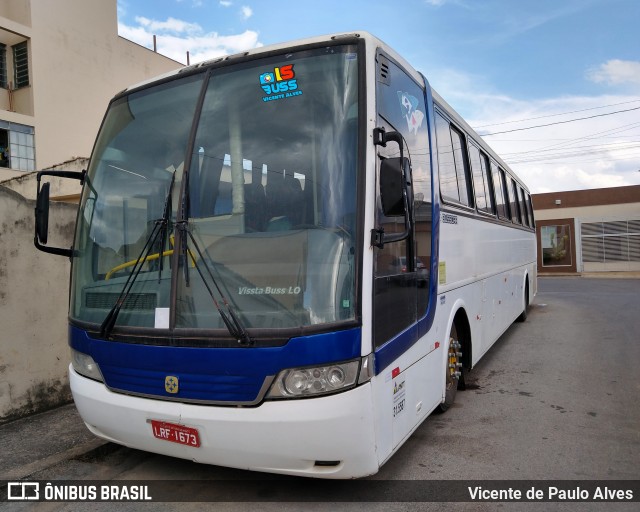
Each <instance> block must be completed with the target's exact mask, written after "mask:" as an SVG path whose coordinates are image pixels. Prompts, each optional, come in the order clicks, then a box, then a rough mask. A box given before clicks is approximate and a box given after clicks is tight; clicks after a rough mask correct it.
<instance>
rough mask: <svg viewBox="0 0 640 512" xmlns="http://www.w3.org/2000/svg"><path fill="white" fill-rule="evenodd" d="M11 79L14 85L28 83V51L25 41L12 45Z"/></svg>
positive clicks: (21, 85) (17, 87) (26, 84)
mask: <svg viewBox="0 0 640 512" xmlns="http://www.w3.org/2000/svg"><path fill="white" fill-rule="evenodd" d="M12 48H13V80H14V82H13V83H14V87H15V88H16V89H19V88H20V87H26V86H28V85H29V51H28V48H27V42H26V41H24V42H22V43H18V44H16V45H14V46H13V47H12Z"/></svg>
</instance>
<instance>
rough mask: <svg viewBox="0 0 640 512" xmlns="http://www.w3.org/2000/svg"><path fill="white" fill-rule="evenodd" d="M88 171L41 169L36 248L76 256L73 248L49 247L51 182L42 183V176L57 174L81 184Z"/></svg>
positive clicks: (39, 174) (37, 196)
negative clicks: (78, 181)
mask: <svg viewBox="0 0 640 512" xmlns="http://www.w3.org/2000/svg"><path fill="white" fill-rule="evenodd" d="M85 175H86V171H82V172H74V171H40V172H39V173H38V174H37V181H38V191H37V194H36V208H35V234H34V237H33V243H34V245H35V246H36V249H39V250H40V251H42V252H47V253H49V254H57V255H59V256H67V257H68V258H71V257H73V256H74V251H73V249H71V248H70V249H66V248H62V247H48V246H47V240H48V238H49V200H50V199H49V195H50V190H51V184H50V183H48V182H47V183H44V184H43V183H41V180H42V176H56V177H59V178H70V179H75V180H80V183H81V184H84V180H85Z"/></svg>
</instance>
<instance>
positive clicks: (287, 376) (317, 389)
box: [267, 360, 360, 398]
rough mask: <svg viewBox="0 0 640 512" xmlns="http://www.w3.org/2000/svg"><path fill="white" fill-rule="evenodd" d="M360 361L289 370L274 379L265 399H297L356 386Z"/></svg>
mask: <svg viewBox="0 0 640 512" xmlns="http://www.w3.org/2000/svg"><path fill="white" fill-rule="evenodd" d="M359 368H360V361H359V360H357V361H349V362H346V363H338V364H331V365H327V366H315V367H312V368H290V369H288V370H283V371H281V372H280V373H279V374H278V376H277V377H276V379H275V381H274V382H273V385H272V386H271V389H270V390H269V393H268V394H267V398H297V397H308V396H317V395H325V394H328V393H334V392H336V391H341V390H345V389H348V388H351V387H354V386H355V385H356V381H357V379H358V370H359Z"/></svg>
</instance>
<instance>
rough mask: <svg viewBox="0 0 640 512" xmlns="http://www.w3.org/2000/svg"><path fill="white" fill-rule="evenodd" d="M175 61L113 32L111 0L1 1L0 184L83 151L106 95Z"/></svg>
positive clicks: (91, 138) (96, 125)
mask: <svg viewBox="0 0 640 512" xmlns="http://www.w3.org/2000/svg"><path fill="white" fill-rule="evenodd" d="M180 66H181V64H180V63H178V62H176V61H173V60H171V59H169V58H166V57H164V56H162V55H159V54H157V53H154V52H152V51H150V50H148V49H146V48H144V47H142V46H140V45H138V44H135V43H133V42H131V41H128V40H126V39H124V38H122V37H119V36H118V20H117V6H116V0H0V182H2V181H4V180H5V179H8V178H12V177H16V176H20V175H22V174H23V173H24V172H28V171H34V170H41V169H46V168H50V167H52V166H54V165H56V164H60V163H63V162H66V161H69V160H73V159H75V158H76V157H88V156H89V154H90V152H91V149H92V147H93V142H94V139H95V136H96V133H97V131H98V128H99V126H100V122H101V120H102V117H103V115H104V112H105V110H106V107H107V103H108V101H109V100H110V99H111V97H113V96H114V95H115V94H116V93H117V92H119V91H121V90H122V89H124V88H125V87H127V86H128V85H131V84H132V83H136V82H139V81H142V80H145V79H148V78H151V77H153V76H156V75H159V74H161V73H165V72H167V71H170V70H173V69H176V68H177V67H180Z"/></svg>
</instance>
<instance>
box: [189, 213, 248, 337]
mask: <svg viewBox="0 0 640 512" xmlns="http://www.w3.org/2000/svg"><path fill="white" fill-rule="evenodd" d="M178 229H179V230H181V232H182V240H183V241H184V245H183V247H184V254H185V255H186V254H188V253H189V239H190V240H191V242H192V243H193V246H194V247H195V249H196V252H197V253H198V258H199V259H198V260H196V258H193V257H192V258H191V261H192V262H193V264H194V266H195V268H196V270H197V272H198V274H199V275H200V279H202V283H203V284H204V286H205V288H206V289H207V292H209V296H210V297H211V300H212V301H213V305H214V306H215V308H216V310H217V311H218V314H219V315H220V318H222V322H223V323H224V325H225V327H226V328H227V330H228V331H229V334H231V336H233V337H234V338H235V339H236V340H238V343H239V344H240V345H245V346H251V345H253V344H254V341H253V340H252V339H251V337H250V336H249V333H248V332H247V330H246V329H245V328H244V326H243V325H242V322H241V321H240V319H239V318H238V315H237V314H236V313H235V311H234V310H233V307H232V306H231V304H230V303H229V301H228V300H227V298H226V297H225V295H224V293H223V292H222V289H221V288H220V285H218V281H217V280H216V278H215V277H214V275H213V272H212V271H211V267H210V266H209V264H208V263H207V260H206V259H205V257H204V254H203V253H202V250H201V249H200V246H199V245H198V242H197V241H196V239H195V238H194V236H193V234H192V233H191V231H189V228H188V220H184V221H181V222H179V223H178ZM198 262H202V265H203V266H204V268H205V270H206V272H207V274H208V275H209V278H210V279H211V282H212V283H213V286H214V287H215V289H216V290H217V292H218V295H219V297H220V300H221V301H222V304H223V305H224V308H223V307H221V306H220V303H219V302H218V300H217V299H216V296H215V294H214V293H213V290H212V289H211V286H209V284H208V283H207V280H206V279H205V276H204V273H203V272H202V269H201V268H200V265H199V263H198ZM184 265H185V267H187V262H186V260H185V263H184ZM185 272H188V271H187V270H185ZM187 275H188V274H187ZM186 285H187V286H189V282H188V280H187V282H186Z"/></svg>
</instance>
